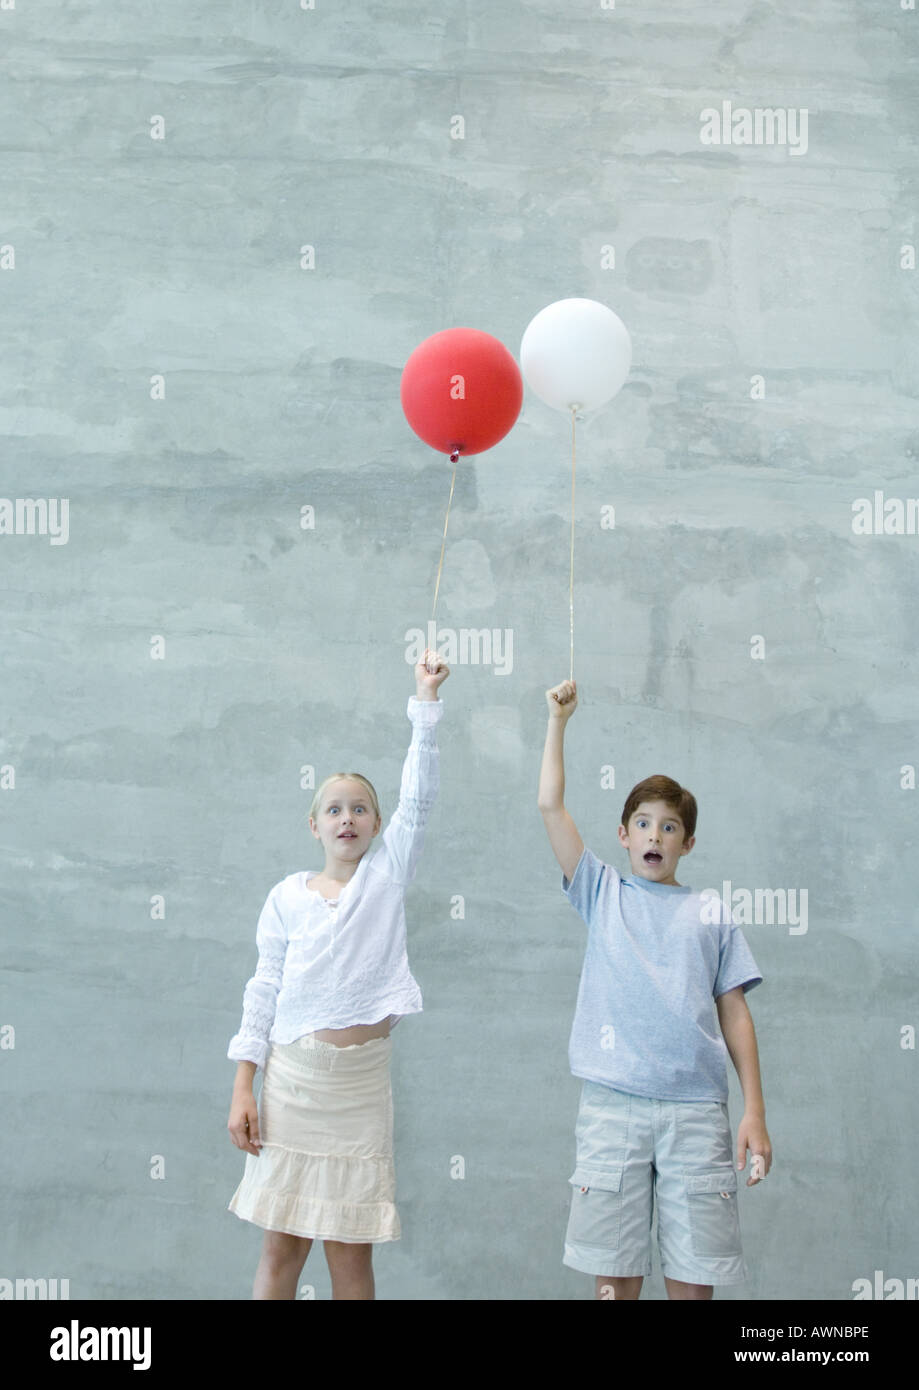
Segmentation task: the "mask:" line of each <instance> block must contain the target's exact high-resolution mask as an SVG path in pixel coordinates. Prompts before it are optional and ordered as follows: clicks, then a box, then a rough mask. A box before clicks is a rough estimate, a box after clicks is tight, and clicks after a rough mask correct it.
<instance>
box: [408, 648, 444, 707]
mask: <svg viewBox="0 0 919 1390" xmlns="http://www.w3.org/2000/svg"><path fill="white" fill-rule="evenodd" d="M449 674H450V667H449V666H448V665H447V663H446V662H445V661H442V660H441V659H440V657H439V656H438V655H437V653H436V652H432V651H431V649H430V648H429V647H428V648H425V653H424V656H423V657H422V658H421V660H420V661H419V662H418V665H417V666H416V667H415V695H416V697H417V699H419V700H439V699H440V696H439V695H438V694H437V691H438V689H439V688H440V686H442V685H443V683H444V681H445V680H446V679H447V677H448V676H449Z"/></svg>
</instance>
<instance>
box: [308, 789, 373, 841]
mask: <svg viewBox="0 0 919 1390" xmlns="http://www.w3.org/2000/svg"><path fill="white" fill-rule="evenodd" d="M379 828H380V821H379V819H378V817H376V816H375V815H374V813H373V806H372V805H371V802H370V798H369V797H368V795H367V789H366V787H364V786H362V785H361V783H360V782H352V781H351V780H350V778H347V777H342V778H339V780H338V781H337V782H332V783H330V784H329V786H328V787H327V788H326V790H325V791H324V793H323V796H322V804H321V805H320V808H319V815H318V816H317V817H316V819H315V820H313V818H312V817H310V829H311V830H312V832H313V834H314V835H315V836H316V839H317V840H319V841H320V842H321V844H322V847H323V849H324V850H325V852H326V855H327V856H328V857H329V858H333V859H343V860H345V861H346V862H351V861H356V860H358V859H360V858H361V856H362V855H363V854H364V853H365V852H366V850H367V847H368V845H369V844H370V841H371V840H372V839H373V837H374V835H376V833H377V831H378V830H379Z"/></svg>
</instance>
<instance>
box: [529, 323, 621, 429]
mask: <svg viewBox="0 0 919 1390" xmlns="http://www.w3.org/2000/svg"><path fill="white" fill-rule="evenodd" d="M631 365H632V340H631V338H630V337H629V330H628V329H627V328H626V326H625V324H624V323H623V322H622V319H621V318H620V317H619V315H618V314H614V313H613V311H612V309H610V308H608V307H607V305H605V304H600V303H598V301H597V300H596V299H558V300H556V301H555V303H554V304H549V305H548V306H547V307H546V308H545V309H541V310H540V311H539V313H538V314H537V315H536V317H535V318H534V319H531V321H530V323H529V324H528V326H527V329H526V332H525V333H524V335H523V339H522V341H521V344H520V366H521V369H522V371H523V375H524V376H525V378H526V380H527V384H528V385H529V386H530V387H531V388H532V389H533V390H534V391H535V392H536V394H537V396H539V397H540V399H541V400H544V401H545V402H546V404H547V405H551V406H554V407H555V409H556V410H571V409H572V408H573V407H576V408H577V409H578V410H585V411H586V410H596V409H597V408H598V407H599V406H601V405H605V404H606V402H607V401H609V400H612V398H613V396H615V395H616V393H617V392H618V391H619V390H620V389H621V387H622V384H623V382H624V381H625V379H626V377H627V376H628V374H629V368H630V367H631Z"/></svg>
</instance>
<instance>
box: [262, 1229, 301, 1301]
mask: <svg viewBox="0 0 919 1390" xmlns="http://www.w3.org/2000/svg"><path fill="white" fill-rule="evenodd" d="M312 1244H313V1242H312V1241H311V1240H309V1239H308V1238H307V1237H305V1236H291V1235H288V1234H287V1232H286V1231H266V1232H265V1239H264V1241H263V1243H262V1257H261V1259H260V1260H259V1262H258V1269H257V1270H256V1271H255V1284H254V1286H253V1289H252V1297H253V1298H296V1297H297V1280H298V1279H299V1278H300V1271H301V1270H302V1268H303V1266H304V1265H305V1263H306V1257H307V1255H308V1254H309V1253H310V1247H311V1246H312Z"/></svg>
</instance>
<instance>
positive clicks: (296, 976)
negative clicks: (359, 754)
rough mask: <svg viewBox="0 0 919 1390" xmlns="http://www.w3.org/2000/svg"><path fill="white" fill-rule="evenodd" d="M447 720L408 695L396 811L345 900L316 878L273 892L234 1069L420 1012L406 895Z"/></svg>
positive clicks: (291, 879) (235, 1045)
mask: <svg viewBox="0 0 919 1390" xmlns="http://www.w3.org/2000/svg"><path fill="white" fill-rule="evenodd" d="M443 712H444V706H443V701H442V700H419V699H418V698H417V697H416V696H414V695H412V696H411V697H410V699H409V702H408V709H407V714H408V717H409V719H410V720H411V721H412V739H411V743H410V744H409V749H408V753H407V754H406V757H405V762H404V764H403V766H402V784H401V788H400V792H399V804H398V806H397V807H396V809H395V811H394V812H393V815H392V819H391V820H390V822H389V824H388V825H387V827H386V829H385V830H384V831H383V837H382V843H381V844H380V845H379V846H378V848H377V849H376V850H374V849H373V848H372V847H371V848H370V849H368V850H367V852H366V854H365V855H364V856H363V858H362V859H361V861H360V863H359V864H358V866H357V868H356V869H355V871H354V874H353V875H352V877H351V878H350V879H349V881H348V882H347V883H346V884H345V885H344V887H343V888H342V890H341V893H340V895H339V897H338V898H337V899H335V900H329V899H326V898H323V897H322V896H321V895H320V894H319V893H318V892H316V891H315V890H313V889H310V888H307V886H306V884H307V882H308V881H309V879H311V878H315V877H316V876H317V871H316V870H310V871H306V872H299V873H294V874H288V876H287V878H284V879H282V880H281V882H280V883H276V884H275V886H274V887H273V888H272V890H271V892H270V893H269V894H268V898H267V900H266V902H265V906H264V907H263V908H262V911H261V914H260V916H259V919H258V926H257V927H256V933H255V940H256V945H257V946H258V965H257V967H256V971H255V974H254V975H253V976H252V979H251V980H249V982H248V984H247V985H246V988H245V993H244V995H243V1016H242V1023H241V1024H240V1028H239V1032H238V1033H236V1034H235V1035H234V1037H233V1038H232V1039H231V1040H230V1046H229V1048H228V1050H227V1056H228V1057H229V1058H231V1059H232V1060H233V1061H234V1062H243V1061H247V1062H255V1063H256V1065H257V1066H258V1067H264V1065H265V1062H266V1060H267V1058H268V1052H269V1047H270V1044H271V1043H272V1042H276V1043H290V1042H294V1041H295V1040H296V1039H297V1038H299V1037H302V1036H303V1034H304V1033H313V1032H316V1030H317V1029H320V1028H350V1027H351V1026H352V1025H354V1024H357V1023H377V1022H379V1021H380V1019H383V1018H386V1017H387V1016H389V1017H390V1018H391V1021H392V1023H393V1024H395V1023H397V1022H398V1021H399V1019H400V1018H402V1017H403V1016H404V1015H406V1014H416V1013H420V1012H421V990H420V989H419V988H418V983H417V981H416V980H415V979H414V977H413V975H412V973H411V971H410V970H409V966H408V956H407V954H406V931H405V904H404V894H405V888H406V885H407V884H408V883H410V882H411V880H412V879H413V878H414V876H415V868H416V865H417V862H418V857H419V855H420V853H421V847H422V843H423V840H424V828H425V824H426V822H427V818H428V814H429V812H430V810H431V807H432V806H433V804H434V802H435V800H436V799H437V792H438V786H439V774H440V753H439V750H438V748H437V742H436V738H435V732H434V730H435V725H436V724H437V722H438V720H439V719H440V718H441V717H442V715H443Z"/></svg>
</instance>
